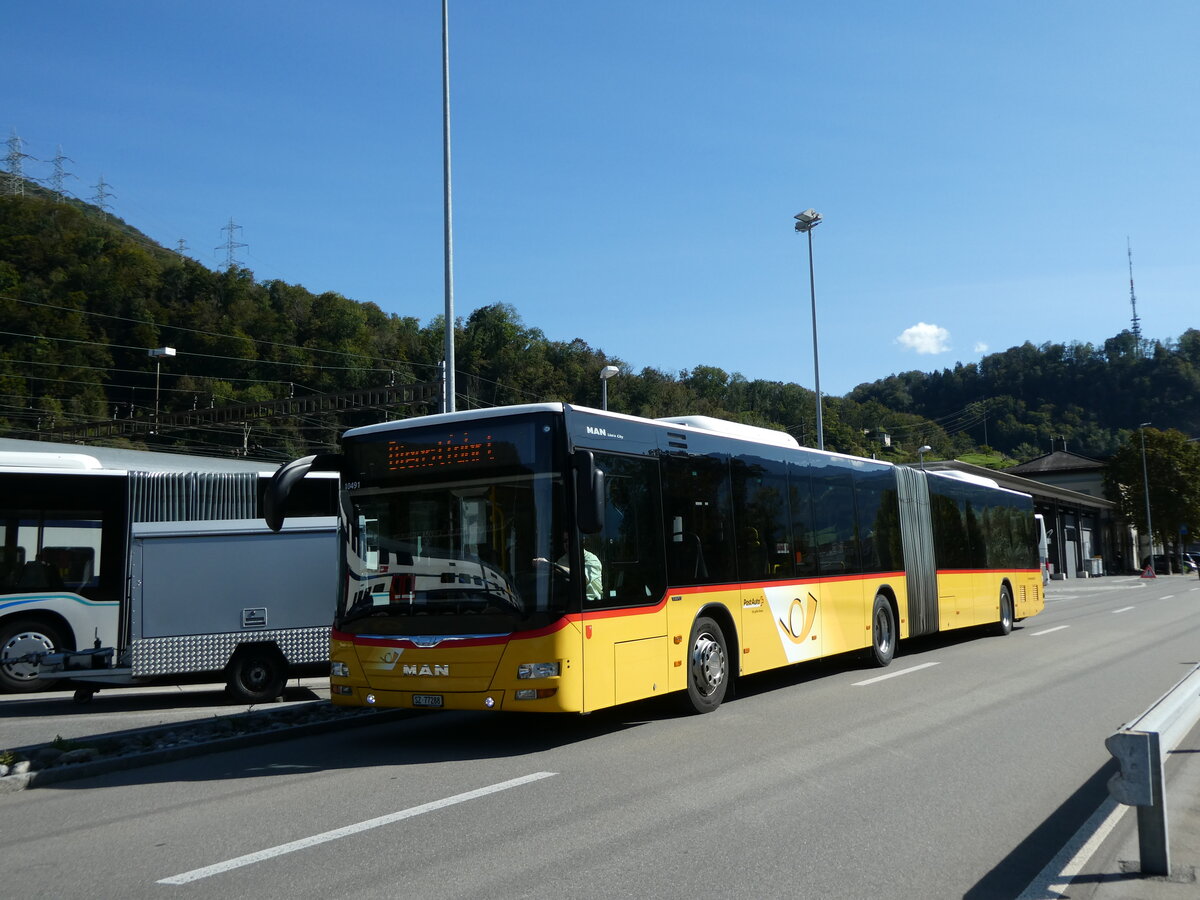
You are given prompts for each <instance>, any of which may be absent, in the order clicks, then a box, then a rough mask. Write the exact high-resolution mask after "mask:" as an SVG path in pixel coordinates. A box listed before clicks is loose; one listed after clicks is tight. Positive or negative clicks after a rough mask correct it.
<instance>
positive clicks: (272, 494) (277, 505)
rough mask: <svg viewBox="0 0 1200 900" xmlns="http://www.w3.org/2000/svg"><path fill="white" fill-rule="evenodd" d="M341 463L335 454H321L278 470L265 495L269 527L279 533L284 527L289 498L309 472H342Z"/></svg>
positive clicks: (265, 518) (264, 508)
mask: <svg viewBox="0 0 1200 900" xmlns="http://www.w3.org/2000/svg"><path fill="white" fill-rule="evenodd" d="M341 462H342V458H341V456H339V455H337V454H335V453H319V454H317V455H315V456H305V457H303V458H301V459H294V460H292V461H291V462H290V463H288V464H287V465H285V466H281V467H280V468H279V469H277V470H276V471H275V474H274V475H272V476H271V482H270V484H268V485H267V490H266V493H265V494H263V519H264V520H265V521H266V523H267V527H268V528H270V529H271V530H272V531H279V529H281V528H282V527H283V520H284V518H285V517H286V515H287V506H288V496H289V495H290V494H291V493H292V488H293V487H295V485H296V483H297V482H299V481H300V480H301V479H303V478H304V476H305V475H307V474H308V473H309V472H337V471H340V470H341V467H342V466H341Z"/></svg>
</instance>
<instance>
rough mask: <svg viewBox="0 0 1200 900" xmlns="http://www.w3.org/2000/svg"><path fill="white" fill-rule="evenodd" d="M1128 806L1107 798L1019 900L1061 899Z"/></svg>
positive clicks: (1023, 892) (1047, 864)
mask: <svg viewBox="0 0 1200 900" xmlns="http://www.w3.org/2000/svg"><path fill="white" fill-rule="evenodd" d="M1126 809H1128V807H1126V806H1122V805H1121V804H1119V803H1117V801H1116V800H1114V799H1113V798H1112V797H1106V798H1105V799H1104V802H1103V803H1101V804H1100V808H1099V809H1097V810H1096V811H1095V812H1094V813H1092V815H1091V817H1090V818H1089V819H1088V820H1087V821H1086V822H1084V823H1083V824H1082V825H1080V826H1079V830H1078V831H1077V832H1075V834H1074V835H1072V836H1071V839H1070V840H1069V841H1067V843H1066V845H1065V846H1064V847H1063V848H1062V849H1061V850H1059V851H1058V855H1057V856H1055V857H1054V859H1052V860H1050V862H1048V863H1046V867H1045V868H1044V869H1042V871H1040V872H1038V874H1037V877H1036V878H1034V879H1033V881H1031V882H1029V886H1028V887H1026V888H1025V890H1023V891H1022V892H1021V895H1020V896H1019V897H1017V900H1061V898H1063V897H1065V896H1066V894H1065V893H1063V892H1064V891H1066V890H1067V888H1068V887H1069V886H1070V884H1071V881H1072V880H1074V878H1075V876H1076V875H1078V874H1079V872H1080V870H1081V869H1082V868H1083V867H1084V865H1085V864H1086V863H1087V861H1088V860H1089V859H1091V857H1092V854H1093V853H1095V852H1096V850H1097V849H1098V848H1099V847H1100V845H1101V844H1102V843H1104V839H1105V838H1106V837H1108V835H1109V833H1110V832H1111V831H1112V830H1113V829H1114V828H1115V827H1116V826H1117V822H1119V821H1120V820H1121V816H1122V815H1123V814H1124V812H1125V810H1126Z"/></svg>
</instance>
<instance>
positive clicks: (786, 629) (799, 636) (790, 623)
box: [779, 593, 817, 644]
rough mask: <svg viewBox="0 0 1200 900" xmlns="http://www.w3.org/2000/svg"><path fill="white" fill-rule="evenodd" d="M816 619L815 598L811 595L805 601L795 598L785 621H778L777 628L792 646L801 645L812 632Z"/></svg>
mask: <svg viewBox="0 0 1200 900" xmlns="http://www.w3.org/2000/svg"><path fill="white" fill-rule="evenodd" d="M816 618H817V598H816V597H814V596H813V595H812V594H811V593H810V594H809V595H808V598H807V600H802V599H800V598H799V597H796V598H795V599H793V600H792V604H791V606H789V607H788V614H787V621H786V622H785V621H784V620H783V619H779V627H780V628H781V629H783V633H784V634H785V635H787V636H788V639H789V640H791V641H792V643H794V644H800V643H803V642H804V640H805V639H806V638H807V637H808V633H809V632H810V631H812V627H813V622H814V621H815V620H816Z"/></svg>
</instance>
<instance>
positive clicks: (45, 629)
mask: <svg viewBox="0 0 1200 900" xmlns="http://www.w3.org/2000/svg"><path fill="white" fill-rule="evenodd" d="M62 649H63V640H62V636H61V635H59V633H58V630H57V629H55V628H54V627H53V626H51V625H47V624H45V623H44V622H39V621H37V620H35V619H13V620H12V621H10V622H7V623H5V624H4V625H0V690H4V691H8V692H10V693H14V694H32V693H34V692H35V691H46V690H49V689H50V688H52V687H54V686H55V685H56V684H58V680H57V679H55V680H49V679H45V680H41V679H39V678H38V677H37V673H38V667H37V665H36V664H35V663H28V662H11V663H10V662H7V661H6V660H8V659H13V658H15V657H21V656H25V655H27V654H29V653H54V652H56V651H58V650H62Z"/></svg>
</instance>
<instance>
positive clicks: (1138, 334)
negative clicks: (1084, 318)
mask: <svg viewBox="0 0 1200 900" xmlns="http://www.w3.org/2000/svg"><path fill="white" fill-rule="evenodd" d="M1125 252H1126V253H1128V254H1129V305H1130V306H1131V307H1133V327H1132V328H1130V329H1129V330H1130V331H1132V332H1133V336H1134V337H1135V338H1137V339H1138V340H1139V341H1140V340H1141V339H1142V326H1141V325H1140V324H1139V319H1138V314H1137V297H1136V296H1135V295H1134V293H1133V245H1132V244H1130V243H1129V236H1128V235H1126V236H1125Z"/></svg>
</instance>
